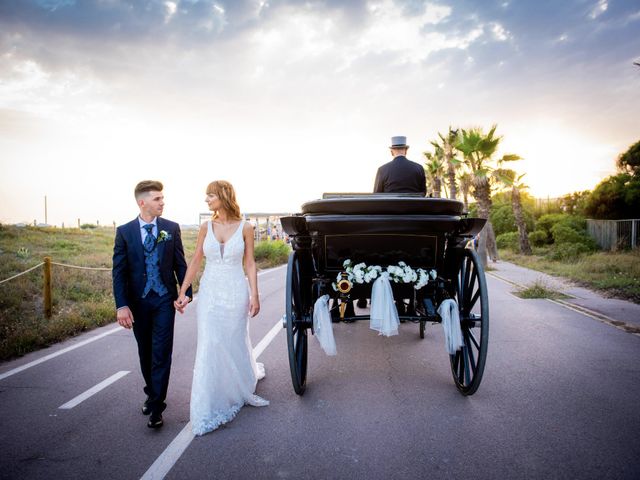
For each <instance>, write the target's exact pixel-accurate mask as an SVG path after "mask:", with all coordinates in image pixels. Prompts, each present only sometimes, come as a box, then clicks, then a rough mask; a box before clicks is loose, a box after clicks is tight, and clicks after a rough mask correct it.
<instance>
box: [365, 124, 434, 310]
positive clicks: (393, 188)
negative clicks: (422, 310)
mask: <svg viewBox="0 0 640 480" xmlns="http://www.w3.org/2000/svg"><path fill="white" fill-rule="evenodd" d="M389 150H390V151H391V156H392V157H393V160H391V161H390V162H388V163H385V164H384V165H382V166H381V167H380V168H378V173H377V174H376V181H375V183H374V186H373V193H419V194H420V195H421V196H423V197H424V196H425V195H426V193H427V180H426V177H425V174H424V168H423V167H422V165H420V164H418V163H416V162H412V161H411V160H409V159H408V158H407V157H406V155H407V150H409V145H407V137H404V136H397V137H391V146H390V147H389ZM357 305H358V307H359V308H364V307H366V306H367V300H366V299H364V298H359V299H358V302H357ZM405 308H406V307H405V306H404V305H401V306H400V309H399V313H400V314H401V315H402V314H404V313H410V314H413V305H411V304H409V309H408V310H407V311H406V312H405V311H404V310H405Z"/></svg>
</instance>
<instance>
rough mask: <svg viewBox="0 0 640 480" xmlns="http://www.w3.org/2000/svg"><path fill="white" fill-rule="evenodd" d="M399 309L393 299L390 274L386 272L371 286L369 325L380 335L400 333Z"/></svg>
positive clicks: (386, 335)
mask: <svg viewBox="0 0 640 480" xmlns="http://www.w3.org/2000/svg"><path fill="white" fill-rule="evenodd" d="M398 325H400V320H399V319H398V310H397V309H396V305H395V303H394V301H393V291H392V290H391V283H389V274H388V273H386V272H384V273H382V275H381V276H380V277H378V279H377V280H376V281H375V282H374V283H373V287H372V288H371V322H370V324H369V327H370V328H371V329H372V330H376V331H377V332H378V333H379V334H380V335H384V336H385V337H390V336H392V335H398Z"/></svg>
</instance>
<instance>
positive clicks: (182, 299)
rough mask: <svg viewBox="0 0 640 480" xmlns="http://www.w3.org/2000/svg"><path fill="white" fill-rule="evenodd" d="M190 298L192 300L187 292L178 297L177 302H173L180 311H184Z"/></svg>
mask: <svg viewBox="0 0 640 480" xmlns="http://www.w3.org/2000/svg"><path fill="white" fill-rule="evenodd" d="M189 300H190V299H189V297H187V296H186V295H185V294H181V295H180V296H179V297H178V299H177V300H176V301H175V302H173V306H174V307H175V308H176V310H177V311H179V312H180V313H184V309H185V307H186V306H187V304H188V303H189Z"/></svg>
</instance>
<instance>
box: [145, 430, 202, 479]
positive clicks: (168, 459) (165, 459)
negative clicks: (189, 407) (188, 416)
mask: <svg viewBox="0 0 640 480" xmlns="http://www.w3.org/2000/svg"><path fill="white" fill-rule="evenodd" d="M193 439H194V435H193V432H192V431H191V422H187V424H186V425H185V426H184V428H183V429H182V431H181V432H180V433H179V434H178V436H176V438H174V439H173V441H172V442H171V443H170V444H169V446H168V447H167V448H166V449H165V450H164V452H162V453H161V454H160V456H159V457H158V458H156V461H155V462H153V465H151V466H150V467H149V470H147V471H146V472H145V474H144V475H143V476H142V477H141V478H140V480H161V479H163V478H164V477H165V476H166V475H167V473H169V470H171V469H172V468H173V466H174V465H175V464H176V462H177V461H178V460H179V459H180V457H181V456H182V454H183V453H184V451H185V450H186V449H187V447H188V446H189V445H190V444H191V442H192V441H193Z"/></svg>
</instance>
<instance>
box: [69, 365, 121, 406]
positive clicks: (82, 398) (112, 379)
mask: <svg viewBox="0 0 640 480" xmlns="http://www.w3.org/2000/svg"><path fill="white" fill-rule="evenodd" d="M128 373H130V372H129V371H128V370H121V371H119V372H118V373H115V374H113V375H111V376H110V377H109V378H107V379H106V380H103V381H102V382H100V383H99V384H97V385H96V386H95V387H91V388H90V389H89V390H87V391H86V392H84V393H81V394H80V395H78V396H77V397H75V398H74V399H72V400H69V401H68V402H67V403H65V404H64V405H60V406H59V407H58V408H61V409H63V410H70V409H72V408H73V407H75V406H77V405H79V404H80V403H82V402H84V401H85V400H86V399H87V398H89V397H91V396H93V395H95V394H96V393H98V392H99V391H100V390H103V389H105V388H107V387H108V386H109V385H111V384H112V383H114V382H117V381H118V380H120V379H121V378H122V377H124V376H125V375H127V374H128Z"/></svg>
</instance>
